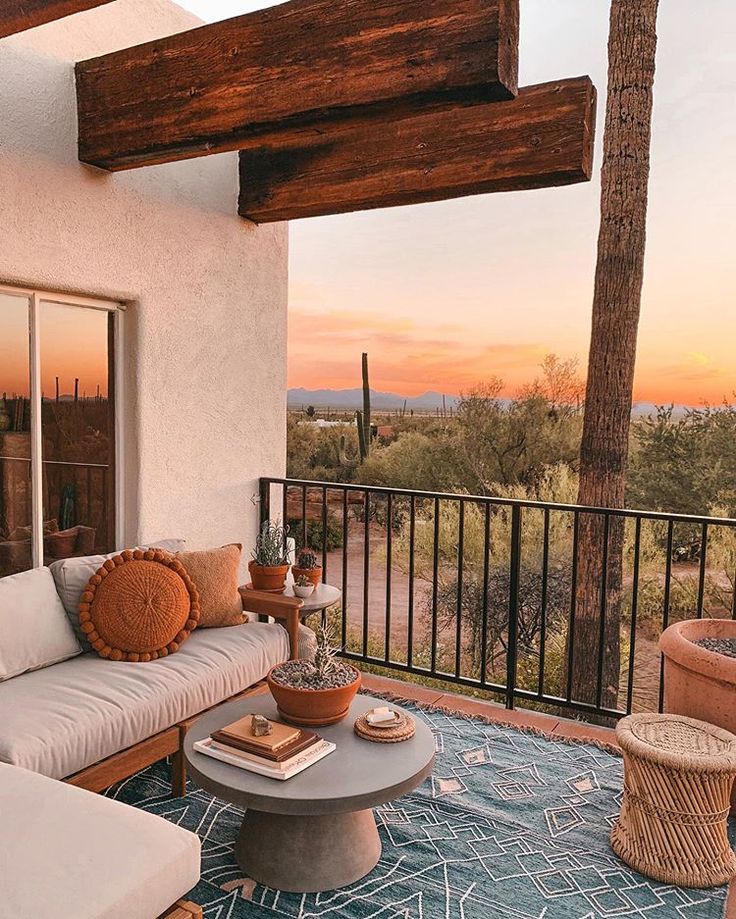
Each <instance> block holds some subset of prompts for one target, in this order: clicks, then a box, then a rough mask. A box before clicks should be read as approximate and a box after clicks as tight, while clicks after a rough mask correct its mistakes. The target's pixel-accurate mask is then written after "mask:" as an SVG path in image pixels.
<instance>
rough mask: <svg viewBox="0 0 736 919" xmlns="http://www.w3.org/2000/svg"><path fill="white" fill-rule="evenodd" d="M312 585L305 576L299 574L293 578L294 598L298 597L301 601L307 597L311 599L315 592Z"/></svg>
mask: <svg viewBox="0 0 736 919" xmlns="http://www.w3.org/2000/svg"><path fill="white" fill-rule="evenodd" d="M315 589H316V588H315V586H314V584H313V583H312V582H311V581H310V580H309V578H308V577H307V576H306V575H305V574H300V575H299V577H297V578H294V596H295V597H299V598H300V599H301V600H306V599H307V597H311V596H312V594H313V593H314V591H315Z"/></svg>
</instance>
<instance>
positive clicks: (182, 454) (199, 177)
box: [0, 0, 287, 548]
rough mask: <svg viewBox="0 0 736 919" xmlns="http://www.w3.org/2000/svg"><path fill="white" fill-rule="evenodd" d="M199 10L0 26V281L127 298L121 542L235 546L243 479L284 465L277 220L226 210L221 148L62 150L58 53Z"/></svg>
mask: <svg viewBox="0 0 736 919" xmlns="http://www.w3.org/2000/svg"><path fill="white" fill-rule="evenodd" d="M196 24H197V20H196V19H194V17H192V16H191V15H190V14H188V13H186V12H184V11H183V10H181V9H180V8H179V7H177V6H175V5H174V4H172V3H169V2H164V0H116V2H114V3H111V4H110V5H108V6H103V7H100V8H99V9H96V10H91V11H89V12H85V13H80V14H78V15H76V16H72V17H70V18H68V19H65V20H61V21H59V22H56V23H50V24H49V25H46V26H42V27H40V28H38V29H35V30H32V31H30V32H27V33H24V34H22V35H17V36H12V37H11V38H7V39H3V40H0V283H9V284H13V283H17V284H20V285H28V286H33V287H39V288H46V289H52V290H62V291H70V292H74V293H79V294H87V295H92V296H98V297H110V298H112V299H116V300H121V301H125V302H127V304H128V309H127V312H126V314H125V319H124V325H125V354H126V359H125V366H124V374H125V386H126V391H125V395H124V403H125V450H126V457H125V485H126V505H127V506H126V508H125V524H126V541H127V542H128V543H133V542H136V541H139V540H147V539H154V538H157V537H163V536H184V537H186V538H187V539H188V540H189V541H190V544H191V546H192V547H193V548H196V547H202V546H208V545H219V544H222V543H225V542H227V541H232V540H237V541H241V542H243V543H244V544H246V546H247V547H249V546H250V544H251V542H252V540H253V538H254V535H255V531H256V526H257V509H256V507H255V506H254V505H253V504H252V503H251V500H250V499H251V496H252V494H253V493H254V492H255V491H256V490H257V479H258V477H259V476H261V475H282V474H283V472H284V462H285V406H286V301H287V228H286V226H285V225H275V226H268V227H255V226H253V225H251V224H248V223H247V222H245V221H242V220H241V219H240V218H238V217H237V215H236V198H237V168H236V165H237V164H236V155H235V154H223V155H220V156H215V157H205V158H201V159H196V160H189V161H187V162H183V163H176V164H168V165H164V166H156V167H151V168H147V169H142V170H134V171H130V172H124V173H118V174H115V175H112V174H108V173H105V172H102V171H98V170H95V169H93V168H90V167H86V166H82V165H81V164H80V163H79V162H78V160H77V156H76V131H77V127H76V104H75V93H74V72H73V61H74V60H78V59H83V58H87V57H94V56H96V55H99V54H103V53H105V52H107V51H111V50H115V49H117V48H121V47H125V46H127V45H131V44H136V43H139V42H142V41H147V40H149V39H152V38H155V37H159V36H162V35H165V34H170V33H173V32H176V31H181V30H182V29H186V28H191V27H192V26H193V25H196ZM1 318H2V317H0V321H1Z"/></svg>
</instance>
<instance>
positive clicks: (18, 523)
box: [0, 293, 33, 577]
mask: <svg viewBox="0 0 736 919" xmlns="http://www.w3.org/2000/svg"><path fill="white" fill-rule="evenodd" d="M28 320H29V302H28V298H27V297H17V296H9V295H7V294H3V293H0V577H5V576H6V575H9V574H16V573H18V572H19V571H25V570H27V569H28V568H30V567H31V566H32V564H33V550H32V540H31V524H32V520H33V516H32V490H31V400H30V395H31V391H30V367H29V364H30V357H29V338H28Z"/></svg>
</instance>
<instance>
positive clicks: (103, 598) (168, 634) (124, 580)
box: [79, 549, 199, 663]
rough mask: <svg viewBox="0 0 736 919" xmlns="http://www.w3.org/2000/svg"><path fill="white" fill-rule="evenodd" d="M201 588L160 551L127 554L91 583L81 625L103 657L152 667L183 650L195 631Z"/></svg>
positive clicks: (104, 568) (84, 596)
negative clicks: (180, 647) (198, 592)
mask: <svg viewBox="0 0 736 919" xmlns="http://www.w3.org/2000/svg"><path fill="white" fill-rule="evenodd" d="M198 620H199V598H198V596H197V588H196V587H195V586H194V584H193V583H192V580H191V578H190V577H189V575H188V574H187V572H186V571H185V570H184V567H183V565H181V563H180V562H178V561H177V560H176V559H175V558H174V557H173V556H172V555H169V553H168V552H163V551H162V550H160V549H156V550H153V549H149V550H148V551H145V552H144V551H142V550H141V549H136V550H134V551H130V550H126V551H125V552H122V553H121V554H120V555H116V556H114V557H113V558H111V559H108V560H107V561H106V562H105V563H104V564H103V565H102V567H101V568H100V569H99V571H98V572H97V574H95V575H93V577H91V578H90V581H89V584H88V585H87V589H86V590H85V592H84V593H83V594H82V600H81V602H80V604H79V621H80V624H81V629H82V631H83V632H85V633H86V635H87V637H88V639H89V641H90V643H91V645H92V647H93V648H94V649H95V651H97V653H98V654H99V655H100V657H109V658H110V660H113V661H131V662H135V663H138V662H143V663H145V662H148V661H152V660H153V661H155V660H157V659H158V658H159V657H166V655H167V654H173V653H174V652H175V651H178V650H179V646H180V645H181V644H182V642H184V641H186V640H187V638H188V637H189V634H190V632H192V630H193V629H196V628H197V623H198Z"/></svg>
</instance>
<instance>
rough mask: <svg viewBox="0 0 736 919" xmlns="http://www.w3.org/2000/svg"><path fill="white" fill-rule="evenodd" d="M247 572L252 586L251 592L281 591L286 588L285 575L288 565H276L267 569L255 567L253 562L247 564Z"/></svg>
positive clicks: (260, 566)
mask: <svg viewBox="0 0 736 919" xmlns="http://www.w3.org/2000/svg"><path fill="white" fill-rule="evenodd" d="M248 571H249V572H250V579H251V582H252V584H253V590H270V591H283V590H284V589H285V587H286V575H287V574H288V573H289V566H288V565H278V566H277V567H275V568H268V567H266V566H264V565H257V564H256V563H255V562H254V561H252V560H251V561H250V562H249V563H248Z"/></svg>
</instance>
